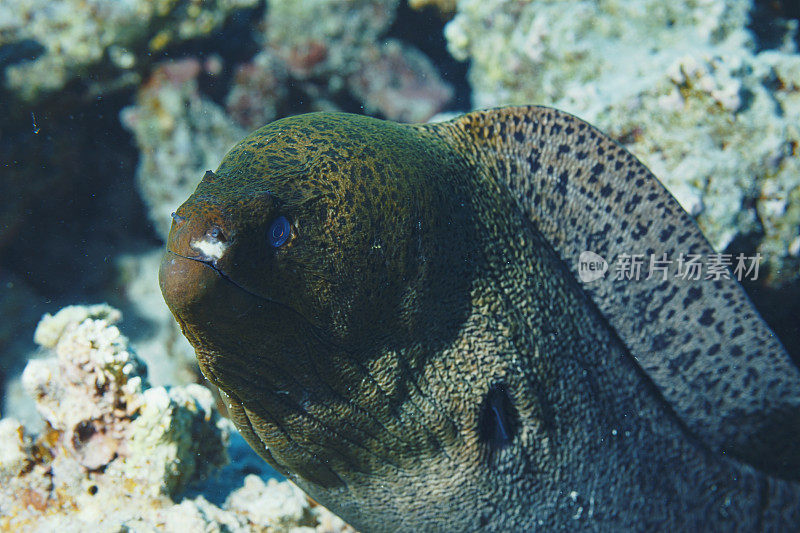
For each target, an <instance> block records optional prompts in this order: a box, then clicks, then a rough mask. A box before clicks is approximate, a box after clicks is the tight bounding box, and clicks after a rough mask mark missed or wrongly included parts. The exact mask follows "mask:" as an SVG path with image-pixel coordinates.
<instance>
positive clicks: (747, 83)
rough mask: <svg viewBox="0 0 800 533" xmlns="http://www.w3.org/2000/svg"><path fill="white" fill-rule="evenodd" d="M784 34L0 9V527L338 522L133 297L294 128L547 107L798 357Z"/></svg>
mask: <svg viewBox="0 0 800 533" xmlns="http://www.w3.org/2000/svg"><path fill="white" fill-rule="evenodd" d="M799 21H800V4H798V3H797V2H796V1H790V0H774V1H769V0H764V1H756V2H752V1H749V0H694V1H689V0H684V1H679V2H662V1H659V0H600V1H581V0H560V1H548V0H438V1H437V0H427V1H426V0H408V1H406V0H360V1H359V0H352V1H333V0H317V1H314V0H298V1H292V0H268V1H263V0H217V1H213V0H208V1H198V0H126V1H113V0H0V185H2V187H1V188H0V196H1V197H2V200H1V202H2V203H0V390H2V404H0V414H2V420H0V529H3V530H5V529H18V528H21V529H33V530H36V529H39V530H53V529H56V528H61V529H66V530H80V529H86V528H89V527H91V528H95V527H96V526H98V524H101V525H102V526H103V527H104V528H108V529H113V530H117V529H119V528H120V527H122V526H125V527H130V528H133V529H137V530H142V531H147V530H153V529H159V530H162V529H163V530H170V531H171V530H187V528H188V530H195V529H201V528H202V529H204V530H209V531H214V530H221V529H228V530H232V531H240V530H241V531H249V530H269V531H283V530H291V529H293V528H311V529H315V530H317V531H342V530H347V529H348V527H349V526H346V525H345V524H344V523H343V522H342V521H341V520H339V519H338V518H336V517H335V516H333V515H332V514H331V513H329V512H328V511H326V510H325V509H323V508H322V507H320V506H318V505H316V504H314V503H313V502H310V501H309V500H308V499H307V498H306V496H305V495H304V494H303V493H302V492H301V491H299V489H297V488H296V487H294V486H293V485H290V484H289V483H288V482H285V481H279V480H280V479H281V477H280V476H279V475H278V474H277V473H275V472H274V471H272V470H271V469H270V468H269V466H267V465H266V464H265V463H263V461H261V460H260V459H259V458H258V457H257V456H256V455H255V453H254V452H252V451H251V450H250V449H249V447H248V446H247V445H246V444H245V443H244V441H243V440H242V439H241V438H240V437H239V436H238V434H237V433H236V431H235V429H233V428H232V425H231V424H230V423H229V422H228V421H227V420H226V419H225V418H224V416H222V415H220V413H219V411H218V409H217V404H218V402H217V399H216V397H215V396H214V393H212V392H210V391H209V390H208V389H206V388H204V387H203V378H202V376H201V375H200V373H199V370H198V369H197V366H196V362H195V358H194V353H193V350H192V349H191V347H190V346H189V345H188V343H187V342H186V340H185V339H184V338H183V337H182V336H181V334H180V331H179V329H178V326H177V324H176V323H175V321H174V320H173V319H172V317H171V315H170V313H169V310H168V309H167V307H166V305H165V304H164V302H163V300H162V297H161V294H160V292H159V289H158V282H157V271H158V264H159V261H160V257H161V253H162V249H163V242H164V239H165V237H166V234H167V231H168V229H169V222H170V213H171V212H172V211H174V209H175V208H176V207H177V206H178V205H179V204H180V203H181V202H182V201H183V200H184V199H186V198H187V197H188V196H189V194H190V193H191V192H192V191H193V190H194V188H195V186H196V185H197V183H198V182H199V180H200V178H201V177H202V176H203V174H204V172H205V171H206V170H210V169H216V168H217V166H218V164H219V161H220V160H221V158H222V156H223V155H224V154H225V153H226V152H227V151H228V150H229V149H230V148H231V147H232V146H233V145H234V144H235V143H236V142H238V141H239V140H240V139H241V138H242V137H244V136H245V135H246V134H247V133H249V132H250V131H252V130H254V129H256V128H258V127H260V126H262V125H263V124H266V123H267V122H270V121H272V120H275V119H277V118H280V117H284V116H288V115H293V114H297V113H303V112H309V111H319V110H339V111H347V112H354V113H365V114H369V115H373V116H377V117H381V118H387V119H391V120H396V121H401V122H425V121H429V120H441V119H446V118H449V117H452V116H455V115H457V114H459V113H462V112H466V111H469V110H471V109H475V108H485V107H492V106H499V105H507V104H541V105H548V106H553V107H557V108H560V109H563V110H565V111H568V112H571V113H573V114H575V115H577V116H579V117H581V118H583V119H585V120H587V121H589V122H591V123H593V124H594V125H596V126H598V127H599V128H600V129H602V130H604V131H605V132H607V133H608V134H609V135H611V136H612V137H613V138H614V139H616V140H617V141H618V142H619V143H621V144H622V145H624V146H625V147H626V148H627V149H628V150H630V151H631V152H633V153H634V154H635V155H636V156H637V157H638V158H640V159H641V160H642V161H643V162H644V163H645V164H646V165H647V166H648V167H649V168H650V169H651V170H652V171H653V172H654V173H655V175H656V176H658V177H659V179H660V180H661V181H662V182H663V183H664V185H665V186H666V187H667V188H668V189H669V190H670V192H671V193H672V194H673V195H674V196H675V197H676V198H677V199H678V201H679V202H680V203H681V205H682V206H683V207H684V208H685V209H686V210H687V211H688V212H689V213H691V214H692V215H693V216H695V218H696V220H697V221H698V223H699V225H700V227H701V228H702V230H703V232H704V233H705V235H706V237H707V238H708V239H709V241H710V242H711V244H712V245H713V246H714V248H715V249H716V250H717V251H725V252H726V253H732V254H736V253H740V252H742V253H745V254H746V255H748V256H752V255H754V254H756V253H760V254H761V255H762V258H763V259H762V263H761V270H760V274H759V276H758V279H756V280H749V281H748V282H747V284H746V289H747V290H748V292H749V294H750V295H751V297H752V298H753V300H754V302H755V303H756V306H757V307H758V308H759V310H760V312H761V313H762V315H763V316H764V318H765V319H766V320H767V322H768V323H769V324H770V325H771V326H772V328H773V329H774V331H775V332H776V333H777V335H778V336H779V337H780V338H781V340H782V341H783V343H784V344H785V346H786V347H787V349H788V350H789V352H790V353H791V354H792V356H793V357H794V358H795V361H800V324H798V316H800V54H799V53H798V46H800V37H799V36H798V35H799V33H798V25H799ZM67 306H71V307H67ZM43 315H46V316H45V318H42V317H43ZM37 325H38V328H37ZM34 333H35V335H34ZM29 361H31V362H30V364H29ZM26 366H27V367H26Z"/></svg>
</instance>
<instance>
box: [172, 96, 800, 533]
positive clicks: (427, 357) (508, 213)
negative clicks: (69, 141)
mask: <svg viewBox="0 0 800 533" xmlns="http://www.w3.org/2000/svg"><path fill="white" fill-rule="evenodd" d="M173 218H174V222H173V226H172V230H171V231H170V235H169V241H168V244H167V251H166V254H165V256H164V260H163V263H162V265H161V272H160V280H161V288H162V292H163V294H164V298H165V299H166V301H167V304H168V305H169V307H170V309H171V310H172V313H173V314H174V316H175V318H176V319H177V321H178V322H179V323H180V325H181V328H182V330H183V332H184V334H185V335H186V337H187V338H188V339H189V341H190V342H191V343H192V345H193V346H194V348H195V350H196V352H197V358H198V361H199V363H200V367H201V369H202V371H203V373H204V374H205V375H206V377H207V378H208V379H209V380H210V381H211V382H212V383H213V384H214V385H216V386H217V387H218V388H219V390H220V392H221V394H222V396H223V398H224V399H225V401H226V402H227V404H228V407H229V412H230V416H231V418H232V419H233V421H234V422H235V423H236V425H237V427H238V428H239V430H240V431H241V432H242V434H243V435H244V436H245V438H246V439H247V440H248V442H249V443H250V445H251V446H252V447H253V448H254V449H255V450H256V451H257V452H258V453H259V454H260V455H261V456H262V457H263V458H264V459H265V460H266V461H267V462H269V463H270V464H271V465H272V466H274V467H275V468H276V469H277V470H279V471H280V472H282V473H283V474H284V475H286V476H287V477H288V478H290V479H291V480H293V481H294V482H295V483H297V484H298V485H299V486H300V487H302V488H303V489H304V490H306V491H307V492H308V493H309V494H310V495H311V496H312V497H313V498H314V499H316V500H317V501H319V502H320V503H322V504H324V505H325V506H327V507H328V508H330V509H331V510H333V511H334V512H335V513H337V514H339V515H340V516H341V517H342V518H344V519H345V520H347V521H349V522H350V523H351V524H352V525H354V526H355V527H357V528H359V529H361V530H364V531H399V530H405V531H437V530H440V531H469V530H495V531H496V530H512V531H530V530H534V529H543V530H555V529H566V530H654V529H655V530H682V531H694V530H700V529H703V530H707V529H715V530H719V529H725V530H731V529H737V530H758V529H773V528H786V529H796V528H797V527H798V524H800V483H799V482H798V481H799V480H800V446H798V437H800V371H799V370H798V368H797V367H796V366H795V365H794V364H793V363H792V361H791V360H790V358H789V357H788V356H787V353H786V352H785V350H784V349H783V347H782V346H781V344H780V343H779V341H778V340H777V339H776V338H775V336H774V335H773V333H772V332H771V331H770V330H769V328H768V327H767V325H766V324H765V323H764V322H763V321H762V319H761V318H760V317H759V315H758V313H757V312H756V310H755V309H754V308H753V306H752V304H751V303H750V302H749V300H748V299H747V297H746V296H745V294H744V292H743V291H742V289H741V287H740V286H739V285H738V283H737V282H736V281H735V280H733V279H724V278H723V279H716V280H715V279H701V280H683V279H679V278H677V277H676V276H674V275H673V276H671V277H670V278H669V279H666V280H664V279H662V277H663V276H661V275H657V276H653V277H652V279H640V280H639V281H635V280H631V281H626V282H623V281H617V280H615V279H614V278H615V276H611V275H607V276H606V277H605V278H604V279H600V280H597V281H594V282H592V283H586V284H582V283H581V282H580V280H579V279H578V276H577V268H578V258H579V256H580V253H581V252H582V251H585V250H589V251H593V252H595V253H597V254H599V255H601V256H602V257H605V258H607V259H612V258H615V257H618V256H620V254H647V255H649V254H656V255H657V256H658V257H661V256H662V254H667V257H668V258H672V259H673V260H677V258H678V257H679V256H680V254H681V253H683V254H702V255H705V254H710V253H712V249H711V248H710V246H709V245H708V243H707V242H706V241H705V239H704V238H703V236H702V235H701V233H700V231H699V229H698V228H697V226H696V225H695V223H694V222H693V220H692V219H691V217H689V216H688V215H687V214H686V213H685V212H684V211H683V210H681V208H680V207H679V205H678V203H677V202H676V201H675V200H674V199H673V198H672V197H671V196H670V195H669V194H668V193H667V192H666V190H665V189H664V188H663V187H662V185H661V184H660V183H659V182H658V181H657V180H656V178H655V177H654V176H653V175H652V174H651V173H650V172H649V171H648V170H647V168H645V167H644V166H643V165H642V164H641V163H640V162H639V161H637V160H636V158H634V157H633V156H632V155H631V154H630V153H628V152H626V151H625V150H624V149H623V148H621V147H620V146H618V145H617V144H615V143H614V142H613V141H612V140H610V139H609V138H608V137H606V136H605V135H603V134H602V133H601V132H599V131H598V130H596V129H595V128H593V127H592V126H590V125H589V124H587V123H585V122H583V121H581V120H579V119H577V118H575V117H573V116H570V115H567V114H565V113H563V112H560V111H557V110H554V109H548V108H541V107H515V108H504V109H495V110H488V111H480V112H475V113H470V114H467V115H465V116H463V117H461V118H457V119H455V120H452V121H450V122H445V123H441V124H426V125H404V124H395V123H392V122H384V121H381V120H375V119H371V118H366V117H362V116H356V115H348V114H335V113H314V114H308V115H301V116H295V117H290V118H287V119H283V120H279V121H277V122H274V123H272V124H269V125H267V126H265V127H263V128H261V129H259V130H257V131H256V132H254V133H253V134H251V135H250V136H248V137H247V138H245V139H244V140H243V141H241V142H240V143H239V144H238V145H237V146H236V147H235V148H233V149H232V150H231V152H230V153H229V154H228V155H227V156H226V157H225V159H224V160H223V161H222V163H221V165H220V167H219V169H218V170H217V171H216V172H211V171H209V172H207V173H206V175H205V176H204V177H203V180H202V182H201V183H200V184H199V185H198V187H197V190H196V191H195V192H194V194H192V195H191V196H190V197H189V199H188V200H187V201H186V202H185V203H184V204H183V205H182V206H181V207H180V208H179V209H178V211H177V212H176V214H175V215H174V217H173ZM644 277H646V276H643V278H644ZM704 277H705V276H704Z"/></svg>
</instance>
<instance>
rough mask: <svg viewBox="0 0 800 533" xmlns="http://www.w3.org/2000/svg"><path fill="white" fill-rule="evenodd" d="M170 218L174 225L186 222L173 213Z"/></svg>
mask: <svg viewBox="0 0 800 533" xmlns="http://www.w3.org/2000/svg"><path fill="white" fill-rule="evenodd" d="M170 216H171V217H172V220H173V221H175V223H176V224H178V225H181V224H183V223H184V222H186V217H182V216H180V215H179V214H178V213H176V212H174V211H173V212H172V214H171V215H170Z"/></svg>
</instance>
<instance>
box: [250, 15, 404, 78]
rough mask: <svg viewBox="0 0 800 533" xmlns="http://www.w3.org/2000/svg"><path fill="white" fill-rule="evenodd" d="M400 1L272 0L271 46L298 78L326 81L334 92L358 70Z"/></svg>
mask: <svg viewBox="0 0 800 533" xmlns="http://www.w3.org/2000/svg"><path fill="white" fill-rule="evenodd" d="M398 4H399V0H347V1H344V2H342V1H339V0H322V1H320V0H299V1H298V0H272V1H270V3H269V9H268V10H267V18H266V21H265V28H266V29H265V39H266V44H267V45H268V47H269V48H270V49H271V50H273V51H274V52H275V54H276V55H277V56H278V57H279V58H280V59H281V60H283V62H284V63H285V64H286V65H287V66H288V68H289V72H291V74H292V76H294V77H295V78H298V79H308V78H312V77H314V78H320V77H321V78H325V79H327V80H328V83H329V84H330V85H331V86H332V87H333V88H334V90H336V89H338V88H340V87H342V86H343V85H344V79H345V78H346V77H347V76H348V75H349V74H352V73H353V71H354V70H355V69H356V68H358V65H359V64H360V62H361V54H362V53H363V51H364V49H365V48H369V47H372V46H375V43H376V42H377V41H378V38H379V37H380V36H381V35H382V34H383V33H384V32H385V31H386V30H387V29H388V27H389V25H390V24H391V23H392V20H393V19H394V13H395V10H396V9H397V5H398Z"/></svg>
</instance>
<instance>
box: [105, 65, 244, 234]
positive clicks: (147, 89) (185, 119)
mask: <svg viewBox="0 0 800 533" xmlns="http://www.w3.org/2000/svg"><path fill="white" fill-rule="evenodd" d="M202 68H203V67H202V65H201V64H200V62H199V61H197V60H196V59H192V58H190V59H183V60H180V61H170V62H166V63H163V64H161V65H160V66H159V67H158V68H156V69H155V71H154V72H153V74H152V75H151V76H150V78H149V80H148V81H147V83H145V84H144V85H143V86H142V87H141V89H140V90H139V93H138V94H137V97H136V104H135V105H133V106H130V107H126V108H125V109H123V110H122V113H121V119H122V123H123V124H124V125H125V127H126V128H128V129H129V130H131V131H132V132H133V134H134V137H135V138H136V143H137V145H138V146H139V150H140V151H141V158H140V161H139V167H138V169H137V171H136V177H137V184H138V186H139V191H140V192H141V195H142V199H143V200H144V202H145V205H147V208H148V213H149V216H150V220H151V221H152V222H153V225H154V226H155V229H156V232H157V233H158V234H159V235H160V236H161V237H162V238H164V239H166V236H167V233H168V232H169V226H170V223H171V220H170V213H172V212H173V211H174V210H175V208H177V207H178V206H179V205H180V204H181V203H182V202H183V201H184V200H185V199H186V198H187V197H188V196H189V195H190V194H191V193H192V191H194V188H195V187H196V186H197V183H198V182H199V181H200V179H201V178H202V176H203V173H205V171H206V170H213V169H216V168H217V166H218V165H219V162H220V161H221V160H222V157H223V156H224V155H225V153H227V151H228V150H230V149H231V148H232V147H233V145H234V144H236V143H237V142H238V141H239V140H240V139H241V138H242V137H244V135H245V130H243V129H242V128H240V127H239V126H237V125H236V124H235V123H234V122H233V121H232V120H231V119H230V118H229V117H228V116H227V115H226V114H225V111H224V110H223V109H222V108H221V107H220V106H218V105H217V104H215V103H214V102H212V101H211V100H210V99H208V98H206V97H204V96H203V95H201V94H200V91H199V90H198V87H197V76H198V75H199V74H200V72H201V70H202Z"/></svg>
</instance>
